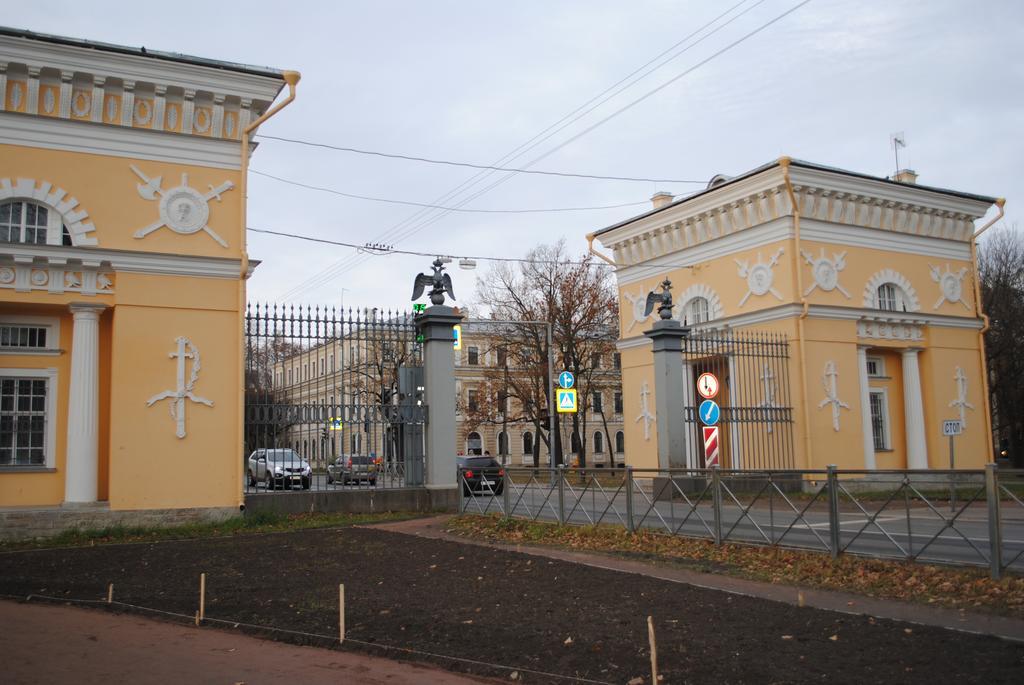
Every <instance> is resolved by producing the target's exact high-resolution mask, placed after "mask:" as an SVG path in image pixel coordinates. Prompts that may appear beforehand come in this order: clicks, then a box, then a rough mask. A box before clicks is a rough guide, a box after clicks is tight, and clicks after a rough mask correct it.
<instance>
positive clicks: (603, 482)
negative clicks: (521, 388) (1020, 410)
mask: <svg viewBox="0 0 1024 685" xmlns="http://www.w3.org/2000/svg"><path fill="white" fill-rule="evenodd" d="M491 480H492V482H491V483H488V482H487V481H486V480H485V481H480V480H477V481H474V482H473V483H472V484H470V482H469V481H467V479H466V477H465V475H464V471H463V470H461V469H460V471H459V476H458V483H459V487H460V489H462V491H463V495H464V496H463V498H462V504H461V506H460V511H461V512H463V513H478V514H500V515H502V516H505V517H516V518H526V519H530V520H534V521H554V522H557V523H559V524H563V525H564V524H571V525H591V526H596V525H601V524H608V525H620V526H623V527H624V528H626V529H627V530H629V531H630V532H633V531H636V530H638V529H641V528H645V529H654V530H660V531H663V532H665V533H668V534H670V535H678V536H683V537H692V538H702V539H707V540H711V541H713V542H714V543H715V544H716V545H721V544H722V543H725V542H732V543H739V544H754V545H766V546H773V547H787V548H794V549H804V550H813V551H818V552H824V553H828V554H830V555H831V556H833V557H837V556H839V555H840V554H855V555H861V556H870V557H879V558H891V559H902V560H907V561H922V562H929V563H940V564H949V565H958V566H982V567H988V568H989V569H990V572H991V575H992V577H993V578H999V577H1001V576H1002V574H1003V573H1004V572H1005V571H1007V570H1013V571H1017V572H1022V571H1024V471H1013V470H1006V469H1003V470H999V469H997V468H996V467H995V466H994V465H989V466H988V467H986V468H985V469H984V470H972V471H965V470H958V471H939V470H936V471H905V470H902V471H896V470H889V471H863V470H839V469H836V468H835V467H829V468H828V469H826V470H809V471H798V470H777V471H768V470H763V471H747V470H725V469H717V468H713V469H637V468H632V467H626V468H619V469H600V468H596V469H569V468H564V467H562V468H558V469H534V468H516V467H505V468H504V469H503V470H502V472H501V476H500V478H496V479H491Z"/></svg>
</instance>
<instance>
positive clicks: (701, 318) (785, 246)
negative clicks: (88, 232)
mask: <svg viewBox="0 0 1024 685" xmlns="http://www.w3.org/2000/svg"><path fill="white" fill-rule="evenodd" d="M897 178H898V180H889V179H883V178H876V177H872V176H867V175H864V174H859V173H853V172H849V171H844V170H840V169H833V168H828V167H823V166H820V165H816V164H809V163H806V162H800V161H796V160H789V159H788V158H782V159H780V160H778V161H776V162H772V163H770V164H767V165H765V166H762V167H760V168H757V169H754V170H753V171H750V172H748V173H745V174H743V175H740V176H737V177H734V178H726V177H721V176H719V177H716V178H715V179H713V180H712V182H711V183H710V184H709V186H708V187H707V188H706V189H705V190H703V191H701V192H698V193H696V194H694V195H691V196H689V197H685V198H683V199H680V200H677V201H674V202H673V201H672V198H671V196H669V195H667V194H659V195H656V196H655V197H654V198H652V200H653V202H654V209H653V210H651V211H649V212H647V213H646V214H643V215H641V216H639V217H636V218H633V219H630V220H628V221H624V222H622V223H619V224H617V225H614V226H611V227H608V228H605V229H603V230H601V231H598V232H597V233H596V234H595V235H593V236H590V237H591V239H593V238H595V237H596V239H597V240H599V241H600V243H601V244H602V245H604V246H605V247H606V248H607V249H609V250H611V252H612V254H613V259H614V262H615V264H616V266H617V278H618V287H619V297H620V305H621V306H620V309H621V321H620V324H621V330H620V340H619V342H618V348H619V350H620V352H621V354H622V368H623V372H622V374H623V379H622V384H623V392H624V396H625V404H626V407H625V410H626V416H625V430H626V443H627V444H628V445H629V450H628V452H627V462H628V463H629V464H632V465H633V466H637V467H657V466H658V465H659V459H658V449H657V430H659V429H661V427H662V426H663V425H667V422H670V421H682V420H683V417H684V411H685V410H684V408H682V407H680V408H679V410H678V412H676V411H675V410H673V411H672V412H670V413H671V414H672V415H670V416H662V415H660V414H658V415H655V412H654V407H655V406H656V404H655V400H656V398H655V397H654V394H655V393H654V388H655V378H654V366H653V363H652V347H651V341H650V339H648V338H647V337H645V336H644V335H643V332H644V331H645V330H648V329H650V328H651V326H652V324H653V323H654V321H656V320H657V313H656V312H652V313H651V315H650V316H646V315H645V308H644V305H645V300H646V296H647V293H648V292H649V291H652V290H655V289H656V288H657V286H658V284H659V283H660V282H661V281H662V280H663V279H665V278H666V277H667V278H668V279H670V281H671V286H672V290H671V292H672V295H673V297H674V304H675V308H674V310H673V313H674V316H675V318H677V319H683V318H684V317H685V320H686V322H687V323H688V324H690V325H691V326H692V327H693V330H694V333H695V335H697V336H698V337H699V336H700V335H701V334H702V333H703V335H705V336H710V337H714V336H716V335H717V336H719V337H723V336H744V335H746V336H751V335H757V336H761V338H762V339H764V338H765V337H766V336H770V337H771V339H772V340H779V341H783V342H784V349H786V350H787V353H786V356H787V357H788V360H787V361H788V363H787V364H786V365H785V366H784V367H782V372H781V373H779V374H775V373H774V372H771V371H770V370H768V369H765V370H764V371H762V370H761V369H762V367H761V366H758V365H757V364H754V365H751V366H749V367H743V368H746V369H747V370H746V371H744V370H743V368H738V367H737V366H736V359H735V358H734V356H733V354H732V353H731V352H728V351H725V352H722V353H721V355H722V356H723V358H727V359H726V363H725V364H724V365H720V367H719V368H721V369H722V371H721V378H719V380H720V383H721V385H722V391H721V395H719V396H718V397H717V400H718V401H720V403H721V408H722V415H723V417H724V416H726V415H727V413H728V412H729V410H730V397H733V398H735V397H738V396H740V395H741V394H745V396H747V397H751V398H753V399H752V400H749V401H748V402H747V404H748V405H749V406H748V407H747V408H746V409H745V411H746V412H747V413H746V414H745V416H747V417H748V419H746V421H747V423H746V424H745V425H744V424H743V420H739V421H737V424H736V425H732V426H726V425H725V424H723V425H722V440H721V445H720V447H721V449H722V454H721V459H720V465H721V466H723V467H726V468H729V467H732V468H754V467H758V466H762V465H765V464H769V463H770V464H771V465H772V466H785V467H788V468H800V469H812V468H813V469H819V468H824V467H825V466H826V465H828V464H836V465H837V466H838V467H840V468H845V469H892V468H897V469H902V468H915V469H928V468H930V469H936V468H948V465H949V453H948V446H947V438H945V437H944V436H943V426H942V422H943V421H944V420H947V419H955V420H959V421H961V422H962V425H963V434H962V435H961V436H959V437H957V438H956V452H957V462H956V467H957V468H980V467H982V466H983V465H984V464H985V463H987V462H990V461H991V460H992V450H991V439H990V436H991V431H990V426H989V422H990V419H989V412H988V400H987V389H986V379H985V373H984V369H985V359H984V352H983V347H982V337H981V333H982V329H983V327H984V325H985V319H984V316H983V314H982V312H981V311H980V307H979V304H980V300H979V296H978V288H977V272H976V269H975V244H974V237H975V233H976V231H978V230H981V227H976V225H975V222H976V221H978V220H979V219H982V217H984V216H985V214H986V212H988V210H989V209H990V208H991V207H992V206H993V204H995V205H997V206H998V210H999V215H1000V216H1001V213H1002V201H1001V200H996V199H995V198H991V197H984V196H980V195H973V194H970V193H964V192H957V191H951V190H943V189H939V188H930V187H925V186H921V185H917V184H916V182H915V181H916V176H915V175H914V174H913V172H909V171H908V172H901V173H900V174H899V175H898V176H897ZM990 224H991V222H989V225H990ZM730 344H731V343H730ZM702 361H703V360H702V358H701V356H700V354H699V353H694V352H693V351H692V350H691V351H690V352H689V353H688V354H686V362H687V363H686V364H685V367H684V371H683V374H682V375H683V377H682V378H679V379H675V380H673V381H672V382H678V383H680V384H682V385H683V387H684V388H685V396H686V397H687V398H689V399H688V400H687V402H686V403H687V404H689V405H690V406H691V407H692V406H693V405H695V404H697V403H698V402H699V401H700V398H699V397H698V396H697V393H696V392H694V390H695V389H696V386H695V383H696V381H697V377H698V374H699V373H700V372H701V371H702V370H706V368H705V367H707V365H706V364H702ZM709 361H710V360H709ZM783 390H784V391H785V392H786V393H787V394H788V397H789V404H790V406H788V407H786V408H785V412H784V414H785V421H786V423H787V424H788V425H787V426H786V430H789V431H790V432H791V434H792V439H791V444H790V445H788V446H787V447H786V459H785V460H784V462H783V463H779V462H778V461H775V462H771V461H770V459H769V458H770V457H771V456H772V455H770V454H769V455H765V454H763V453H758V452H756V451H754V450H751V449H749V448H748V449H747V450H746V453H743V452H742V450H741V449H740V446H741V445H749V444H755V445H756V444H757V442H756V440H755V441H751V440H749V439H748V438H749V437H750V432H751V431H756V430H761V431H762V434H761V435H760V436H759V437H760V438H764V437H766V435H768V434H769V433H770V432H771V430H772V426H771V423H770V422H763V423H762V424H761V425H760V426H758V425H757V424H758V420H757V417H758V416H759V415H760V414H759V412H760V413H761V414H767V413H768V410H766V409H765V407H773V406H776V405H774V404H773V403H774V402H775V395H776V393H778V392H782V391H783ZM691 411H692V409H691ZM779 412H780V413H778V416H782V415H783V414H782V413H781V410H779ZM734 413H735V412H734ZM691 416H692V415H691ZM749 417H753V418H749ZM691 423H693V421H692V419H691ZM694 428H695V426H690V430H691V431H692V430H693V429H694ZM780 428H781V427H780ZM744 431H746V433H744ZM689 435H690V436H691V437H689V438H688V439H687V442H686V446H685V448H684V449H683V450H681V452H684V453H683V454H677V455H673V458H672V465H675V466H690V467H700V466H703V465H704V464H705V461H704V456H705V455H704V450H703V446H702V445H701V444H700V439H699V437H698V436H697V435H695V434H694V433H693V432H690V433H689ZM760 444H761V445H764V444H765V443H764V441H763V440H762V443H760ZM762 449H764V448H762ZM767 449H769V450H771V449H775V448H771V447H770V446H769V447H768V448H767ZM661 466H667V464H661Z"/></svg>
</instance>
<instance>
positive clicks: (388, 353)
mask: <svg viewBox="0 0 1024 685" xmlns="http://www.w3.org/2000/svg"><path fill="white" fill-rule="evenodd" d="M422 371H423V361H422V345H421V344H420V343H419V342H417V340H416V331H415V324H414V322H413V317H412V314H411V313H406V312H392V311H385V310H378V309H374V310H366V309H364V310H354V309H348V310H341V309H336V308H327V307H304V306H294V305H288V306H281V305H267V304H255V305H252V304H251V305H249V307H248V308H247V310H246V317H245V432H244V435H245V454H244V456H243V459H244V460H245V484H244V487H245V489H246V491H247V492H255V491H257V490H259V491H261V492H262V491H264V490H266V491H269V492H280V491H288V490H304V489H337V488H351V487H399V486H404V485H406V484H410V485H416V484H420V483H422V471H423V428H424V424H425V421H426V407H425V406H423V404H422V397H421V396H420V389H421V388H422V385H423V379H422Z"/></svg>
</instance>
